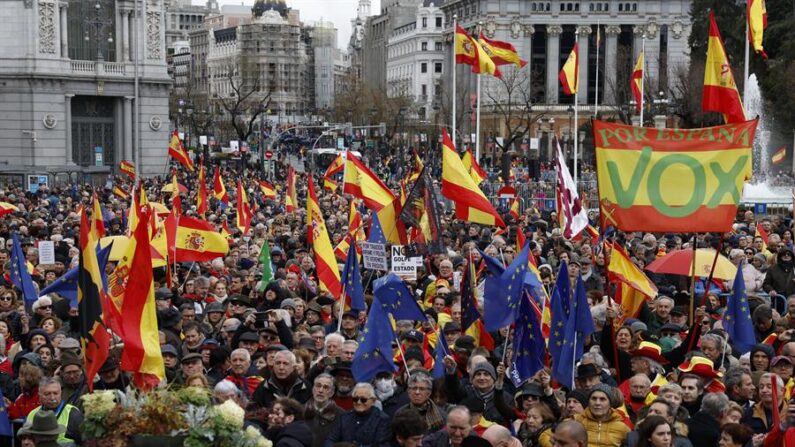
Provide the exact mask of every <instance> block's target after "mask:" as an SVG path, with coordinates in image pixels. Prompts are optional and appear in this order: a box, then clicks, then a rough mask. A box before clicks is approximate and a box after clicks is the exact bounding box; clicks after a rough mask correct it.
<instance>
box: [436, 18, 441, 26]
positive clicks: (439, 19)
mask: <svg viewBox="0 0 795 447" xmlns="http://www.w3.org/2000/svg"><path fill="white" fill-rule="evenodd" d="M436 27H437V28H441V27H442V18H441V17H436Z"/></svg>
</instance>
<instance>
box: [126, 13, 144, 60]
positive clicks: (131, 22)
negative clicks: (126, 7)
mask: <svg viewBox="0 0 795 447" xmlns="http://www.w3.org/2000/svg"><path fill="white" fill-rule="evenodd" d="M126 21H127V33H126V36H125V39H124V41H125V42H127V60H128V61H131V60H133V58H134V57H135V56H134V55H135V52H134V51H133V48H134V47H133V45H135V38H138V39H140V37H139V36H138V34H140V33H141V29H140V28H134V27H135V26H137V25H136V21H135V13H133V12H132V11H127V20H126ZM142 52H143V48H142V47H141V48H139V49H138V55H139V56H140V55H141V54H142Z"/></svg>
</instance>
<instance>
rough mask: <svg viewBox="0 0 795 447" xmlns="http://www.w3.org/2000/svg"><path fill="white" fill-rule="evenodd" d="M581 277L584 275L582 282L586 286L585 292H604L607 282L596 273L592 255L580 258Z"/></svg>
mask: <svg viewBox="0 0 795 447" xmlns="http://www.w3.org/2000/svg"><path fill="white" fill-rule="evenodd" d="M580 275H582V282H583V285H584V286H585V290H598V291H600V292H603V291H604V287H605V282H604V280H603V279H602V277H601V276H599V274H598V273H596V271H594V269H593V264H592V261H591V256H590V255H587V256H582V257H580Z"/></svg>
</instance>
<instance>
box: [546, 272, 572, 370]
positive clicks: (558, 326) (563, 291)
mask: <svg viewBox="0 0 795 447" xmlns="http://www.w3.org/2000/svg"><path fill="white" fill-rule="evenodd" d="M570 297H571V283H570V282H569V268H568V267H567V266H566V263H565V262H562V263H561V264H560V270H558V279H557V281H555V289H554V290H553V291H552V296H551V297H550V299H549V300H550V303H549V305H550V307H552V312H551V313H552V326H551V327H550V334H549V354H550V355H551V356H552V358H557V357H558V355H559V354H560V350H561V349H563V331H564V330H565V329H566V322H567V321H568V319H569V300H570V299H571V298H570Z"/></svg>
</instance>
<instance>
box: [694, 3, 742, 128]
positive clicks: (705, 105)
mask: <svg viewBox="0 0 795 447" xmlns="http://www.w3.org/2000/svg"><path fill="white" fill-rule="evenodd" d="M701 109H702V110H703V111H705V112H720V113H722V114H723V118H724V119H725V120H726V123H727V124H731V123H741V122H744V121H745V120H746V119H745V110H743V103H742V101H741V100H740V93H739V92H738V91H737V85H736V84H735V83H734V75H733V74H732V70H731V65H729V58H728V57H727V56H726V49H725V48H724V47H723V40H722V39H721V37H720V31H719V30H718V24H717V23H715V13H714V12H712V11H710V12H709V45H708V50H707V63H706V67H705V68H704V93H703V96H702V98H701Z"/></svg>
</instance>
